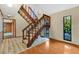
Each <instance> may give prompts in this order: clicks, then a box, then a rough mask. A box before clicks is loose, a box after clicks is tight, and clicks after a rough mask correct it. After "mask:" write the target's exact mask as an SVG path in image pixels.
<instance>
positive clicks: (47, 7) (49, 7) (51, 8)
mask: <svg viewBox="0 0 79 59" xmlns="http://www.w3.org/2000/svg"><path fill="white" fill-rule="evenodd" d="M38 6H39V7H40V8H42V9H43V10H44V11H45V12H46V13H47V14H49V15H50V14H53V13H56V12H59V11H63V10H66V9H69V8H73V7H76V6H79V4H39V5H38Z"/></svg>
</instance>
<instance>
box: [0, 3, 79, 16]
mask: <svg viewBox="0 0 79 59" xmlns="http://www.w3.org/2000/svg"><path fill="white" fill-rule="evenodd" d="M20 6H21V4H14V5H13V6H12V7H8V6H7V5H6V4H0V9H1V10H2V12H3V14H4V15H11V16H15V15H16V14H18V13H17V11H18V9H19V7H20ZM34 6H35V5H34ZM36 6H38V8H41V9H42V10H43V11H45V12H46V13H47V14H49V15H50V14H53V13H56V12H59V11H62V10H66V9H69V8H73V7H76V6H78V4H37V5H36Z"/></svg>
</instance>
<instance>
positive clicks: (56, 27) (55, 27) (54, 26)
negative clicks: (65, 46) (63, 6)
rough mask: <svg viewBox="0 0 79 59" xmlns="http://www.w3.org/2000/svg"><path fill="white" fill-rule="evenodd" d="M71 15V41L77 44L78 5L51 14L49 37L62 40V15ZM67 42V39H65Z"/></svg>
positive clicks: (78, 27) (78, 30)
mask: <svg viewBox="0 0 79 59" xmlns="http://www.w3.org/2000/svg"><path fill="white" fill-rule="evenodd" d="M67 15H71V16H72V41H71V42H70V43H74V44H78V45H79V7H75V8H71V9H68V10H64V11H61V12H58V13H55V14H52V15H51V27H50V37H51V38H54V39H58V40H62V41H64V40H63V16H67ZM66 42H68V41H66Z"/></svg>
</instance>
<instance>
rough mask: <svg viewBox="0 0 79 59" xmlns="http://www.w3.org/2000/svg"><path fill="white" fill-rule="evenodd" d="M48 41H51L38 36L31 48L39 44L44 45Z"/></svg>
mask: <svg viewBox="0 0 79 59" xmlns="http://www.w3.org/2000/svg"><path fill="white" fill-rule="evenodd" d="M47 40H49V38H43V37H40V36H38V38H37V39H36V40H35V41H34V42H33V44H32V45H31V47H34V46H37V45H39V44H42V43H44V42H46V41H47Z"/></svg>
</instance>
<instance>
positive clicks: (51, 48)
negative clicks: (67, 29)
mask: <svg viewBox="0 0 79 59" xmlns="http://www.w3.org/2000/svg"><path fill="white" fill-rule="evenodd" d="M20 54H79V46H75V45H73V44H70V43H66V42H61V41H58V40H53V39H52V40H48V41H46V42H45V43H42V44H40V45H37V46H35V47H33V48H31V49H28V50H25V51H22V52H20Z"/></svg>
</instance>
